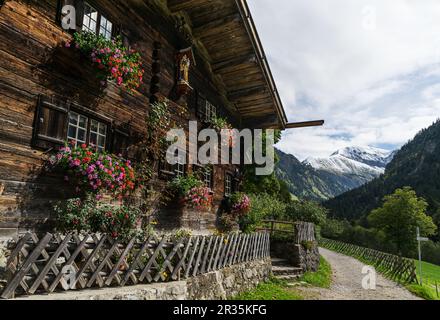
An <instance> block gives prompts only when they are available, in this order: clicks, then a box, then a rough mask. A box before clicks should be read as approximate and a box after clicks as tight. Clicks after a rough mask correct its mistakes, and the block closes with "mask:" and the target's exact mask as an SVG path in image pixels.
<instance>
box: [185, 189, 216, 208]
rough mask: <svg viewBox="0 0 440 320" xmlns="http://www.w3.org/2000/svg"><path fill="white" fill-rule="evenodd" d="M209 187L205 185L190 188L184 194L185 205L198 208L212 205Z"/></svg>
mask: <svg viewBox="0 0 440 320" xmlns="http://www.w3.org/2000/svg"><path fill="white" fill-rule="evenodd" d="M211 193H212V192H211V189H210V188H207V187H198V188H192V189H191V190H189V192H188V193H187V194H186V197H185V201H186V205H187V206H189V207H191V208H195V209H198V210H203V209H209V208H211V206H212V195H211Z"/></svg>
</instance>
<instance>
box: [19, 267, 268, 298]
mask: <svg viewBox="0 0 440 320" xmlns="http://www.w3.org/2000/svg"><path fill="white" fill-rule="evenodd" d="M271 273H272V263H271V260H270V258H267V259H264V260H258V261H253V262H247V263H243V264H238V265H235V266H232V267H227V268H224V269H222V270H220V271H215V272H210V273H207V274H204V275H200V276H197V277H194V278H190V279H188V280H185V281H175V282H169V283H155V284H148V285H138V286H131V287H122V288H105V289H91V290H86V291H79V292H74V291H70V292H65V293H54V294H51V295H39V296H38V295H36V296H30V297H21V298H18V299H16V300H224V299H227V298H230V297H233V296H236V295H237V294H240V293H242V292H245V291H248V290H252V289H253V288H255V287H256V286H257V285H258V284H259V283H260V282H264V281H267V280H269V277H270V276H271Z"/></svg>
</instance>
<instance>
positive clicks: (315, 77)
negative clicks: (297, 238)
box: [249, 0, 440, 159]
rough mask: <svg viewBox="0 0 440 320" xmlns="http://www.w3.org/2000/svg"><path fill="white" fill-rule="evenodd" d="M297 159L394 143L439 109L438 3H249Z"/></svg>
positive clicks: (289, 148)
mask: <svg viewBox="0 0 440 320" xmlns="http://www.w3.org/2000/svg"><path fill="white" fill-rule="evenodd" d="M249 5H250V7H251V11H252V13H253V16H254V19H255V22H256V25H257V28H258V30H259V33H260V36H261V39H262V42H263V45H264V47H265V50H266V54H267V56H268V59H269V61H270V64H271V68H272V71H273V73H274V76H275V80H276V82H277V86H278V89H279V91H280V94H281V98H282V100H283V103H284V106H285V109H286V113H287V114H288V116H289V119H290V120H291V121H302V120H314V119H325V120H326V126H325V127H323V128H309V129H297V130H293V131H289V132H286V133H285V134H284V135H283V140H282V141H281V143H280V144H279V147H280V148H281V149H283V150H284V151H286V152H289V153H292V154H295V155H296V156H298V157H299V158H301V159H304V158H306V157H308V156H326V155H329V154H331V153H332V152H333V151H335V150H336V149H338V148H341V147H345V146H349V145H375V146H378V145H387V146H389V147H396V148H397V147H398V146H400V145H402V144H403V143H405V142H407V141H408V140H409V139H410V138H412V137H413V136H414V135H415V134H416V133H417V131H419V130H420V129H422V128H424V127H427V126H429V125H430V124H431V123H432V122H433V121H434V120H435V119H436V118H437V117H438V116H439V115H440V109H439V106H440V100H439V99H440V85H438V83H440V81H439V80H440V1H438V0H424V1H410V0H393V1H383V0H357V1H352V0H332V1H322V0H308V1H303V0H277V1H276V2H275V4H274V1H268V0H253V1H250V2H249Z"/></svg>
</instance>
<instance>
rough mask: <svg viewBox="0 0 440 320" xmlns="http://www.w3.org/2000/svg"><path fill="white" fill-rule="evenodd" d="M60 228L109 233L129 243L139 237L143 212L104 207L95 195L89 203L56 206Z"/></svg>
mask: <svg viewBox="0 0 440 320" xmlns="http://www.w3.org/2000/svg"><path fill="white" fill-rule="evenodd" d="M54 211H55V214H56V216H57V223H58V229H59V230H60V231H63V232H72V231H76V232H93V233H106V234H108V235H110V236H111V237H113V238H114V239H119V240H127V239H129V238H130V237H133V236H135V235H137V234H139V232H140V231H141V230H140V227H141V224H142V220H141V212H140V211H139V210H138V209H137V208H134V207H128V206H111V205H100V204H99V203H98V202H97V201H96V200H95V198H94V196H93V195H90V194H89V195H88V196H87V197H86V199H85V200H81V199H69V200H67V201H63V202H60V203H58V204H57V205H56V206H55V207H54Z"/></svg>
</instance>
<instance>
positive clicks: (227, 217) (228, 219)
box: [218, 214, 237, 233]
mask: <svg viewBox="0 0 440 320" xmlns="http://www.w3.org/2000/svg"><path fill="white" fill-rule="evenodd" d="M218 222H219V230H220V231H221V232H222V233H229V232H232V231H234V228H235V227H236V226H237V218H236V217H235V216H234V215H232V214H223V215H222V216H221V217H220V218H219V220H218Z"/></svg>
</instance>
